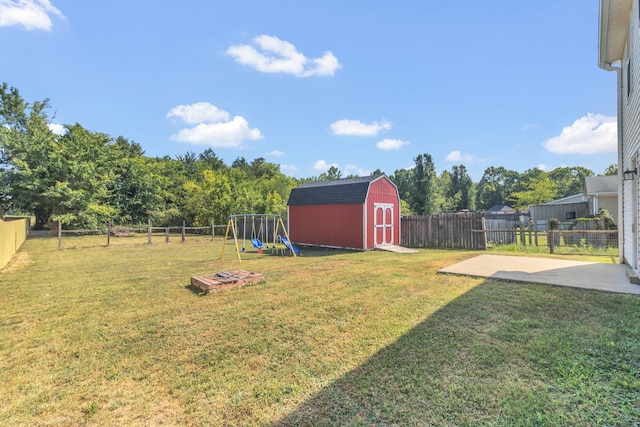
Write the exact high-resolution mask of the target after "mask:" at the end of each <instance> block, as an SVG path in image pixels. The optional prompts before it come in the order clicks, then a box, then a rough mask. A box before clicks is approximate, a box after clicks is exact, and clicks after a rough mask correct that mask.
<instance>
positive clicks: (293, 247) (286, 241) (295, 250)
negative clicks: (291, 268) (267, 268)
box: [280, 236, 302, 255]
mask: <svg viewBox="0 0 640 427" xmlns="http://www.w3.org/2000/svg"><path fill="white" fill-rule="evenodd" d="M280 241H281V242H282V243H283V244H284V245H285V246H286V247H287V249H289V250H290V251H293V253H295V254H296V255H302V251H301V250H300V249H298V247H297V246H296V245H294V244H293V243H291V242H290V241H289V239H287V238H286V237H283V236H280Z"/></svg>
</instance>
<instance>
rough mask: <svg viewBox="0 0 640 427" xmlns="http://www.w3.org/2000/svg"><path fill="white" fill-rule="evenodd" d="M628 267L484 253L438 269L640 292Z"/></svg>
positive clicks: (497, 277)
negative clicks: (629, 273)
mask: <svg viewBox="0 0 640 427" xmlns="http://www.w3.org/2000/svg"><path fill="white" fill-rule="evenodd" d="M627 269H628V267H627V266H625V265H622V264H604V263H598V262H584V261H572V260H559V259H550V258H533V257H520V256H508V255H488V254H484V255H479V256H477V257H474V258H470V259H468V260H466V261H462V262H459V263H457V264H454V265H451V266H449V267H445V268H443V269H441V270H439V271H438V272H439V273H449V274H460V275H465V276H475V277H486V278H492V279H503V280H511V281H517V282H532V283H546V284H549V285H556V286H569V287H573V288H583V289H595V290H599V291H606V292H617V293H624V294H633V295H640V285H636V284H633V283H631V282H630V280H629V275H628V274H627Z"/></svg>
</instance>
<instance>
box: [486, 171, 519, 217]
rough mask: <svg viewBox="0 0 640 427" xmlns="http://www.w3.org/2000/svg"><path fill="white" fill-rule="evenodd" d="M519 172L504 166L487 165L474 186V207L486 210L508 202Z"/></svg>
mask: <svg viewBox="0 0 640 427" xmlns="http://www.w3.org/2000/svg"><path fill="white" fill-rule="evenodd" d="M518 178H519V174H518V172H516V171H512V170H508V169H505V168H504V167H502V166H500V167H494V166H491V167H488V168H487V169H485V171H484V174H483V175H482V178H481V179H480V181H479V182H478V184H477V186H476V207H477V208H478V209H483V210H487V209H489V208H491V207H493V206H496V205H507V204H509V200H510V196H511V193H513V192H514V191H516V190H515V185H516V183H517V181H518Z"/></svg>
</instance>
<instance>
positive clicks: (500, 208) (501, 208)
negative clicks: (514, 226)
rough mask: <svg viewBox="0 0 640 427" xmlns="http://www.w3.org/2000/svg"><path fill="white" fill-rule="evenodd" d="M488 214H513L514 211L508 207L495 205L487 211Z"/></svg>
mask: <svg viewBox="0 0 640 427" xmlns="http://www.w3.org/2000/svg"><path fill="white" fill-rule="evenodd" d="M487 212H513V209H511V207H509V206H507V205H495V206H491V207H490V208H489V209H487Z"/></svg>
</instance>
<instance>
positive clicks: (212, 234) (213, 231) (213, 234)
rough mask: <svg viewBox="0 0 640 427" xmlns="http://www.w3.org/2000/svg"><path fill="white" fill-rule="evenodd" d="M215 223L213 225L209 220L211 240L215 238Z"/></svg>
mask: <svg viewBox="0 0 640 427" xmlns="http://www.w3.org/2000/svg"><path fill="white" fill-rule="evenodd" d="M214 227H215V225H213V220H212V221H211V241H212V242H213V241H214V240H215V237H216V233H215V228H214Z"/></svg>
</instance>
